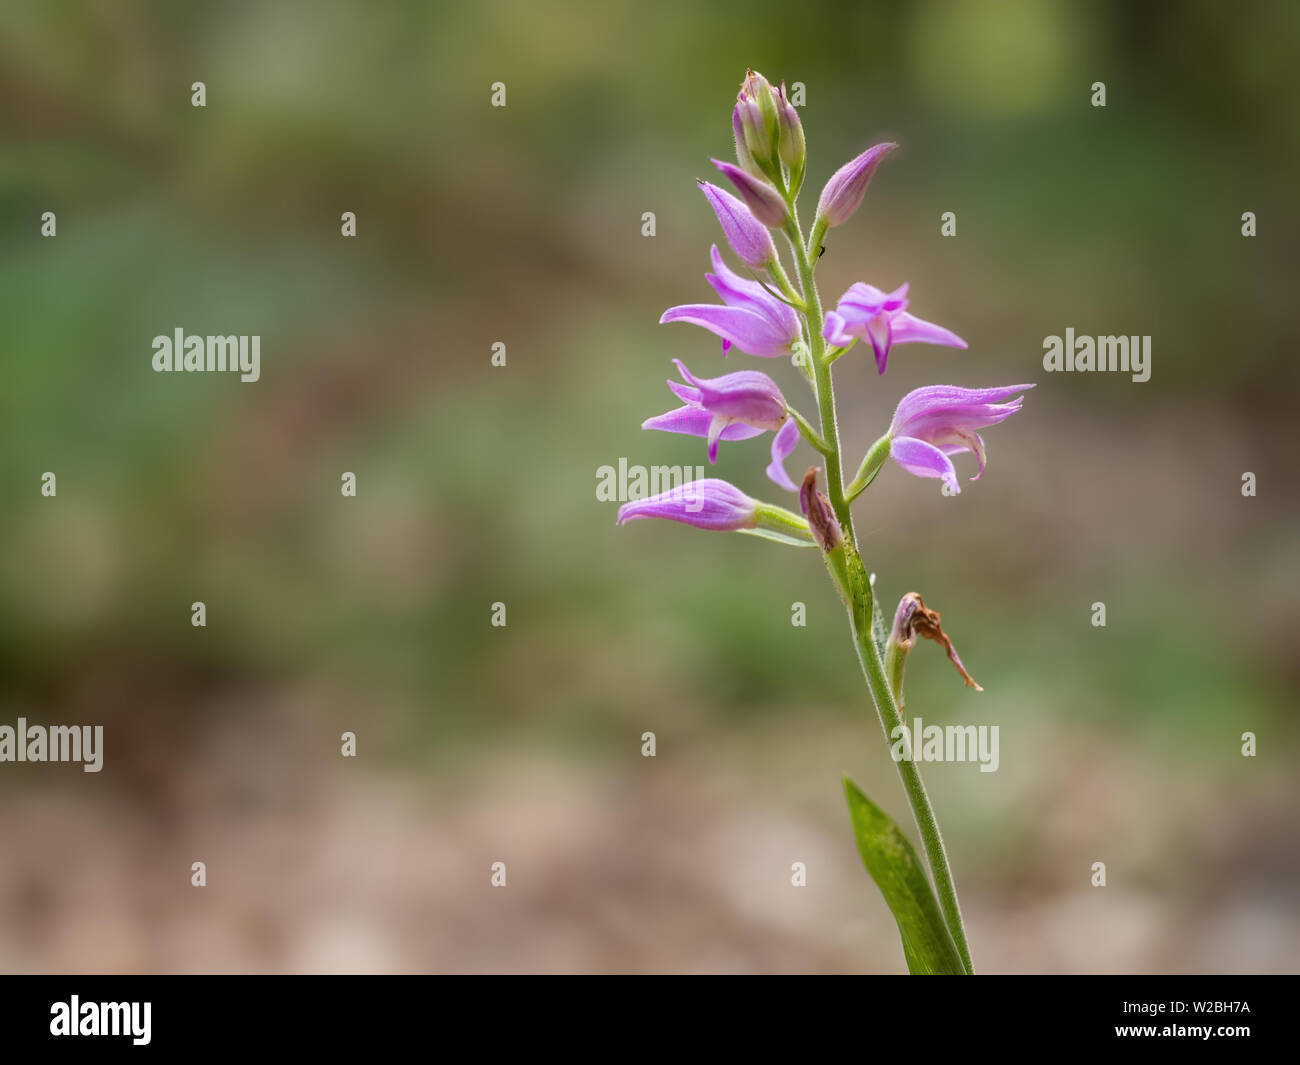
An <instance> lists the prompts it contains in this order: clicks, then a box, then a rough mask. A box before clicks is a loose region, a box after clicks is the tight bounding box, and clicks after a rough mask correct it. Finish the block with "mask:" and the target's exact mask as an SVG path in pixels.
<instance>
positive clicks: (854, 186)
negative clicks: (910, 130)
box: [817, 143, 898, 226]
mask: <svg viewBox="0 0 1300 1065" xmlns="http://www.w3.org/2000/svg"><path fill="white" fill-rule="evenodd" d="M897 147H898V145H897V144H890V143H885V144H877V145H876V146H875V147H873V148H868V149H867V150H866V151H865V152H863V153H862V154H861V155H859V156H858V157H857V158H856V159H850V160H849V161H848V162H847V163H845V164H844V165H843V166H842V167H840V168H839V169H838V170H837V171H835V173H834V174H832V175H831V179H830V181H828V182H826V186H825V188H823V189H822V194H821V198H820V199H819V200H818V201H817V220H818V221H820V222H823V223H824V224H825V225H828V226H838V225H840V224H842V223H844V222H847V221H848V220H849V219H850V218H852V217H853V212H854V211H856V210H857V209H858V207H859V205H860V204H861V203H862V197H863V196H864V195H866V192H867V185H868V184H869V183H870V182H871V175H872V174H874V173H875V172H876V167H877V166H879V165H880V160H882V159H883V158H884V157H885V156H886V155H888V154H889V153H890V152H892V151H893V150H894V149H895V148H897Z"/></svg>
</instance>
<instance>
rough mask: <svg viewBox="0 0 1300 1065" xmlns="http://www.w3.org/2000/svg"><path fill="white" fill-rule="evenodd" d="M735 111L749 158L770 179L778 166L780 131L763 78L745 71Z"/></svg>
mask: <svg viewBox="0 0 1300 1065" xmlns="http://www.w3.org/2000/svg"><path fill="white" fill-rule="evenodd" d="M736 109H737V111H738V112H739V115H740V128H741V136H742V139H743V140H744V143H745V148H746V149H747V150H748V152H749V155H750V157H751V158H752V159H753V161H754V163H755V164H756V165H757V166H758V168H759V170H760V171H761V172H762V173H764V174H766V175H768V176H769V177H772V176H774V172H776V171H777V169H778V168H779V166H780V164H779V163H778V161H777V159H778V155H777V152H778V147H779V142H780V135H781V129H780V118H779V114H778V106H777V99H776V94H775V93H774V92H773V90H772V86H771V84H770V83H769V82H768V80H767V78H765V77H763V75H762V74H759V73H757V72H756V71H753V70H750V71H747V72H746V74H745V80H744V82H743V84H742V85H741V86H740V95H739V96H738V97H737V98H736Z"/></svg>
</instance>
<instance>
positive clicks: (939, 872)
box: [853, 619, 975, 974]
mask: <svg viewBox="0 0 1300 1065" xmlns="http://www.w3.org/2000/svg"><path fill="white" fill-rule="evenodd" d="M853 635H854V641H853V642H854V644H855V645H856V646H857V650H858V661H859V662H860V663H861V664H862V672H863V675H864V676H865V677H866V678H867V687H868V688H870V689H871V698H872V701H873V702H874V703H875V704H876V711H877V713H879V715H880V725H881V728H883V729H884V730H885V742H886V743H888V744H891V745H892V744H893V743H894V742H895V738H896V734H895V730H896V729H897V728H898V727H899V726H900V725H902V723H903V716H902V714H901V713H900V712H899V709H898V703H897V701H896V700H895V698H894V692H893V691H892V690H891V688H890V686H889V680H888V678H887V677H886V675H885V665H884V663H883V662H882V661H881V660H880V652H879V651H878V650H877V649H876V645H875V642H874V641H873V640H872V639H871V629H870V626H869V625H868V626H867V627H865V628H864V627H862V626H861V625H860V624H859V623H858V622H857V621H856V619H855V624H854V633H853ZM895 765H897V766H898V775H899V777H900V778H901V780H902V781H903V790H904V791H905V792H907V801H908V804H909V805H910V806H911V807H912V816H913V817H914V818H915V819H916V827H917V829H918V830H919V831H920V833H921V839H922V841H923V842H924V844H925V856H926V857H927V858H928V859H929V861H930V871H931V873H932V874H933V876H934V886H935V889H936V890H937V891H938V893H939V906H940V908H941V909H942V910H943V917H944V920H945V921H946V922H947V924H948V931H949V933H951V935H952V938H953V942H954V943H955V944H956V945H957V952H958V953H959V954H960V955H961V960H962V964H963V965H965V966H966V971H967V972H968V973H972V974H973V973H974V972H975V966H974V965H973V964H972V963H971V956H970V947H969V946H968V945H967V943H966V928H965V925H964V924H963V923H962V919H961V906H960V904H959V903H958V901H957V885H956V884H955V883H954V882H953V878H952V868H951V866H949V864H948V852H947V851H946V850H945V849H944V846H943V835H942V834H941V833H940V832H939V821H938V819H937V818H936V817H935V815H934V807H933V806H932V805H931V804H930V796H929V795H928V794H927V793H926V790H925V782H924V781H922V780H921V771H920V770H919V769H918V768H917V767H916V762H915V761H913V760H912V759H911V758H903V759H898V760H896V761H895Z"/></svg>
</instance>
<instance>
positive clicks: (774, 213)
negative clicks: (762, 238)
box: [713, 159, 789, 229]
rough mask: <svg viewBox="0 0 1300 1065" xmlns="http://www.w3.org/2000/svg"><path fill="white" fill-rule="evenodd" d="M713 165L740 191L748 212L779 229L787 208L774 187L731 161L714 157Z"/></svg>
mask: <svg viewBox="0 0 1300 1065" xmlns="http://www.w3.org/2000/svg"><path fill="white" fill-rule="evenodd" d="M713 165H714V166H716V167H717V168H718V169H719V170H721V171H722V172H723V173H724V174H726V175H727V179H728V180H729V181H730V182H731V183H732V185H734V186H735V187H736V191H737V192H738V193H740V198H741V199H742V200H744V201H745V206H746V207H748V208H749V211H750V214H752V215H753V216H754V217H755V218H757V219H758V220H759V221H760V222H762V223H763V225H765V226H767V227H768V228H769V229H780V228H781V226H783V225H784V224H785V220H786V216H787V215H788V214H789V208H788V207H786V203H785V200H784V199H783V198H782V196H781V194H780V193H779V192H777V191H776V189H775V188H773V187H772V186H771V185H769V184H768V183H767V182H766V181H764V180H763V179H762V178H756V177H754V175H753V174H751V173H749V172H748V171H746V170H741V169H740V167H738V166H734V165H732V164H731V163H723V162H719V161H718V160H717V159H714V160H713Z"/></svg>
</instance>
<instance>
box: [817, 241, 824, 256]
mask: <svg viewBox="0 0 1300 1065" xmlns="http://www.w3.org/2000/svg"><path fill="white" fill-rule="evenodd" d="M825 254H826V245H825V244H823V245H822V246H821V250H820V251H819V252H818V253H817V258H819V259H820V258H821V257H822V256H823V255H825Z"/></svg>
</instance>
